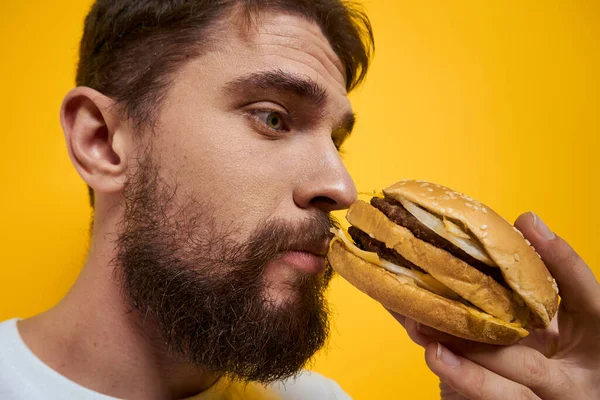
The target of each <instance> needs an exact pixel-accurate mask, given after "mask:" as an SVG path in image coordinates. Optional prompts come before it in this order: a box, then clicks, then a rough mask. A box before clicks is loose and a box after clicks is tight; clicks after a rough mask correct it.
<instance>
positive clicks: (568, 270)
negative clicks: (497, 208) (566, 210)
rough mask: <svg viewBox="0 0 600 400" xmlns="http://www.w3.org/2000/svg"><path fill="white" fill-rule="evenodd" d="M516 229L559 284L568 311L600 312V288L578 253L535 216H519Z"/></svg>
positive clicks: (530, 214) (527, 214) (531, 214)
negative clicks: (529, 243) (528, 242)
mask: <svg viewBox="0 0 600 400" xmlns="http://www.w3.org/2000/svg"><path fill="white" fill-rule="evenodd" d="M515 226H516V228H517V229H519V230H520V231H521V232H522V233H523V235H524V236H525V237H526V238H527V239H528V240H529V241H530V242H531V244H532V245H533V247H534V248H535V249H536V251H537V252H538V253H539V254H540V256H541V257H542V260H543V261H544V263H545V264H546V266H547V267H548V270H549V271H550V273H551V274H552V276H554V278H555V279H556V281H557V282H558V287H559V288H560V291H561V293H560V294H561V297H562V301H563V302H564V303H565V304H564V305H565V307H566V309H569V310H581V309H586V310H589V309H590V306H591V308H592V309H593V310H595V311H599V310H600V284H598V281H597V280H596V278H595V277H594V273H593V272H592V270H591V269H590V268H589V267H588V266H587V264H586V263H585V262H584V261H583V260H582V259H581V257H579V255H578V254H577V253H576V252H575V250H573V248H572V247H571V246H569V244H568V243H567V242H565V241H564V240H563V239H561V238H560V237H558V236H557V235H556V234H555V233H553V232H552V231H551V230H550V229H549V228H548V227H547V226H546V224H545V223H544V221H542V220H541V219H540V218H539V217H538V216H537V215H535V214H534V213H532V212H528V213H525V214H522V215H520V216H519V218H517V221H516V222H515ZM599 312H600V311H599Z"/></svg>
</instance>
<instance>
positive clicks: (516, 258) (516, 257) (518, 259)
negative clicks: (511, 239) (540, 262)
mask: <svg viewBox="0 0 600 400" xmlns="http://www.w3.org/2000/svg"><path fill="white" fill-rule="evenodd" d="M515 260H517V261H520V260H521V257H519V255H518V254H517V253H515Z"/></svg>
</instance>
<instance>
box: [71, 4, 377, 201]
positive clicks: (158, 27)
mask: <svg viewBox="0 0 600 400" xmlns="http://www.w3.org/2000/svg"><path fill="white" fill-rule="evenodd" d="M235 6H239V7H240V10H241V11H242V16H244V17H245V20H246V21H247V22H251V21H253V17H254V16H256V15H258V14H259V13H260V12H261V11H262V10H267V9H268V10H270V11H273V10H276V11H283V12H288V13H291V14H296V15H299V16H301V17H303V18H306V19H308V20H310V21H314V22H315V23H316V24H317V25H319V26H320V28H321V30H322V31H323V34H324V35H325V37H326V38H327V39H328V40H329V43H330V44H331V46H332V48H333V50H334V51H335V53H336V54H337V55H338V57H339V58H340V60H341V62H342V63H343V65H344V67H345V70H346V89H347V90H348V91H351V90H352V89H354V88H355V87H356V86H357V85H358V84H359V83H361V82H362V81H363V80H364V78H365V75H366V72H367V68H368V66H369V62H370V59H371V56H372V53H373V51H374V40H373V31H372V28H371V24H370V22H369V19H368V17H367V16H366V14H365V13H364V12H363V11H361V9H360V8H358V7H356V5H355V4H351V3H347V2H343V0H97V1H96V2H95V3H94V5H93V6H92V9H91V10H90V12H89V14H88V16H87V17H86V19H85V27H84V32H83V37H82V39H81V44H80V49H79V65H78V67H77V80H76V83H77V86H88V87H91V88H93V89H95V90H97V91H99V92H101V93H103V94H104V95H106V96H108V97H111V98H112V99H113V100H115V103H116V105H117V106H118V110H119V112H120V113H121V114H122V117H123V118H124V119H131V120H132V122H133V123H134V125H135V126H136V127H138V128H139V127H141V126H151V125H152V124H153V123H154V118H155V117H156V112H157V110H158V109H159V106H160V104H161V99H162V98H163V96H164V95H165V93H166V89H167V87H168V84H169V81H170V77H171V76H172V74H173V72H175V71H176V70H177V69H178V67H180V66H181V65H182V64H183V63H185V62H186V60H188V59H190V58H193V57H196V56H198V55H199V54H200V52H201V51H202V49H205V48H206V47H207V46H208V45H209V44H210V42H211V33H212V30H214V29H212V28H214V27H215V26H216V24H217V22H219V21H221V20H222V19H223V18H224V17H225V16H226V14H227V12H228V11H231V10H233V8H234V7H235ZM88 189H89V193H90V204H91V206H92V207H94V192H93V189H92V188H91V187H89V186H88Z"/></svg>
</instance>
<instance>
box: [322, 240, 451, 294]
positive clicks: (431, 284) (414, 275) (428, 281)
mask: <svg viewBox="0 0 600 400" xmlns="http://www.w3.org/2000/svg"><path fill="white" fill-rule="evenodd" d="M331 232H332V233H334V234H335V235H336V239H339V240H341V241H342V242H343V243H344V245H345V246H346V248H347V249H348V250H349V251H350V252H351V253H352V254H354V255H355V256H357V257H358V258H362V259H363V260H365V261H366V262H369V263H371V264H375V265H377V266H379V267H381V268H383V269H385V270H386V271H388V272H391V273H392V274H394V275H395V276H397V277H403V278H404V279H399V280H400V281H401V282H405V280H406V278H410V279H412V280H414V282H415V283H416V284H417V286H419V287H420V288H422V289H426V290H429V291H430V292H433V293H435V294H437V295H440V296H442V297H445V298H448V299H459V298H460V296H459V295H458V294H456V292H454V291H453V290H451V289H449V288H448V287H447V286H446V285H444V284H443V283H441V282H440V281H438V280H437V279H435V278H434V277H432V276H431V275H429V274H426V273H423V272H421V271H416V270H414V269H410V268H405V267H401V266H399V265H396V264H394V263H392V262H389V261H387V260H383V259H381V258H379V255H378V254H377V253H373V252H371V251H364V250H361V249H359V248H358V247H356V245H355V244H354V243H353V242H352V239H351V238H350V237H349V236H348V234H347V233H346V232H345V231H343V230H342V229H334V228H332V229H331ZM336 239H333V240H336ZM332 242H333V241H332Z"/></svg>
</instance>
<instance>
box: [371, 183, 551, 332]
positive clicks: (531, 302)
mask: <svg viewBox="0 0 600 400" xmlns="http://www.w3.org/2000/svg"><path fill="white" fill-rule="evenodd" d="M383 193H384V194H385V196H386V197H389V198H392V199H395V200H398V201H400V199H402V198H404V199H406V200H409V201H411V202H413V203H415V204H417V205H419V206H420V207H422V208H424V209H425V210H427V211H429V212H431V213H433V214H437V215H439V216H442V217H446V218H448V219H450V220H453V221H459V222H461V223H462V224H461V225H463V227H464V228H466V229H467V230H468V231H470V233H471V234H472V235H473V236H474V237H475V238H477V239H478V240H479V242H480V243H481V245H482V247H483V248H484V249H485V250H486V251H487V253H488V255H489V257H490V258H491V259H492V260H493V261H494V262H495V263H496V265H497V266H498V267H499V268H500V270H501V272H502V275H503V276H504V280H505V281H506V283H507V285H508V286H509V287H510V288H511V289H512V290H513V291H514V292H515V293H517V294H519V295H520V296H521V297H522V298H523V301H524V302H525V304H527V306H528V307H529V308H530V309H531V311H532V316H533V317H534V318H533V321H532V326H534V327H536V326H537V327H540V326H544V327H546V326H548V325H549V324H550V321H551V320H552V317H553V316H554V314H555V313H556V310H557V307H558V287H557V286H556V282H555V281H554V279H553V278H552V276H551V275H550V272H548V269H547V268H546V266H545V265H544V263H543V262H542V260H541V259H540V257H539V255H538V254H537V253H536V252H535V250H534V249H533V247H532V246H531V245H530V244H529V242H528V241H527V240H526V239H525V238H524V237H523V235H522V234H521V232H519V230H517V229H516V228H515V227H513V226H512V224H510V223H509V222H508V221H507V220H505V219H504V218H502V217H501V216H500V215H498V214H497V213H496V212H494V210H492V209H491V208H489V207H488V206H486V205H485V204H482V203H480V202H478V201H476V200H473V199H472V198H470V197H469V196H466V195H464V194H462V193H458V192H456V191H454V190H452V189H449V188H447V187H444V186H441V185H438V184H434V183H429V182H425V181H418V180H417V181H415V180H402V181H400V182H397V183H395V184H393V185H391V186H390V187H388V188H386V189H384V190H383Z"/></svg>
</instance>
